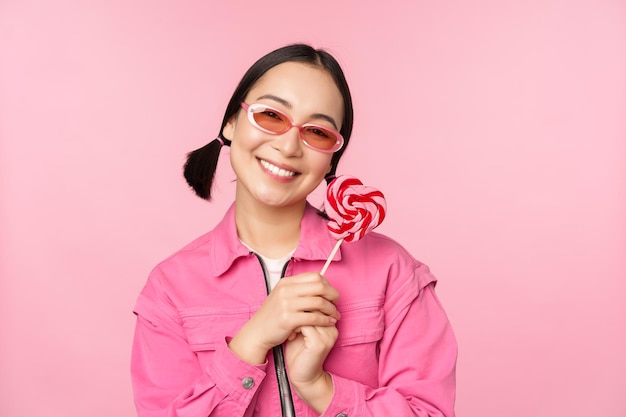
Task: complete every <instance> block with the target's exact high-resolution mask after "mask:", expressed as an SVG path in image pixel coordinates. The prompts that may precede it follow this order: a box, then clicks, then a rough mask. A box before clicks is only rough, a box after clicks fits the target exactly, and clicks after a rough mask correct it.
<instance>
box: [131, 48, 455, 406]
mask: <svg viewBox="0 0 626 417" xmlns="http://www.w3.org/2000/svg"><path fill="white" fill-rule="evenodd" d="M351 131H352V101H351V97H350V92H349V89H348V86H347V83H346V81H345V78H344V75H343V72H342V70H341V68H340V66H339V65H338V63H337V62H336V61H335V59H334V58H333V57H332V56H331V55H329V54H328V53H327V52H324V51H322V50H315V49H313V48H311V47H310V46H308V45H290V46H287V47H283V48H280V49H278V50H276V51H273V52H271V53H269V54H267V55H266V56H264V57H263V58H261V59H260V60H258V61H257V62H256V63H255V64H254V65H252V67H251V68H250V69H249V70H248V72H247V73H246V74H245V75H244V77H243V78H242V80H241V82H240V83H239V85H238V87H237V88H236V90H235V92H234V94H233V97H232V98H231V100H230V102H229V104H228V107H227V109H226V113H225V116H224V119H223V122H222V127H221V130H220V134H219V136H218V138H217V139H216V140H214V141H212V142H211V143H209V144H208V145H206V146H205V147H203V148H201V149H198V150H196V151H194V152H192V153H190V154H189V157H188V160H187V164H186V166H185V177H186V179H187V181H188V183H189V184H190V185H191V186H192V187H193V189H194V190H195V192H196V193H197V194H198V195H199V196H200V197H202V198H205V199H210V197H211V195H210V190H211V184H212V180H213V176H214V173H215V167H216V165H217V158H218V155H219V152H220V149H221V147H222V146H230V147H231V150H230V160H231V164H232V167H233V170H234V172H235V174H236V176H237V183H236V194H235V202H234V204H233V205H232V206H231V208H230V209H229V210H228V212H227V213H226V215H225V217H224V219H223V220H222V221H221V222H220V223H219V224H218V225H217V226H216V227H215V229H214V230H212V231H211V232H209V233H207V234H205V235H203V236H201V237H200V238H198V239H197V240H195V241H194V242H192V243H191V244H189V245H187V246H186V247H184V248H183V249H181V250H180V251H178V252H176V253H175V254H174V255H172V256H171V257H169V258H168V259H166V260H165V261H163V262H162V263H161V264H159V265H158V266H157V267H156V268H155V269H154V270H153V272H152V273H151V275H150V277H149V279H148V282H147V284H146V286H145V288H144V289H143V291H142V293H141V294H140V296H139V299H138V301H137V305H136V307H135V310H134V311H135V313H136V314H137V327H136V331H135V340H134V345H133V352H132V353H133V355H132V366H131V368H132V369H131V370H132V378H133V386H134V391H135V401H136V405H137V409H138V413H139V415H140V416H189V417H191V416H194V417H205V416H229V417H232V416H272V417H275V416H279V415H281V413H282V415H283V416H293V415H297V416H314V415H323V416H333V417H334V416H370V415H371V416H384V415H394V416H447V417H449V416H453V415H454V410H453V408H454V394H455V364H456V341H455V339H454V335H453V333H452V330H451V328H450V325H449V322H448V320H447V318H446V315H445V312H444V311H443V309H442V308H441V306H440V304H439V301H438V300H437V297H436V295H435V293H434V286H435V278H434V277H433V276H432V275H431V274H430V272H429V271H428V268H427V267H426V266H425V265H423V264H421V263H419V262H418V261H416V260H415V259H413V258H412V257H411V255H409V254H408V253H407V252H406V251H405V250H404V249H403V248H402V247H401V246H400V245H398V244H397V243H396V242H394V241H392V240H391V239H389V238H387V237H385V236H383V235H380V234H377V233H370V234H368V235H367V236H365V237H364V238H363V239H361V240H359V241H357V242H353V243H349V244H345V245H343V246H342V248H341V249H340V252H339V253H338V254H337V255H336V256H335V258H334V261H333V263H332V264H331V267H330V268H329V269H328V271H327V273H326V276H321V275H320V274H319V272H317V271H320V270H321V268H322V265H323V264H324V261H325V260H326V258H327V257H328V255H329V254H330V252H331V250H332V248H333V246H334V243H335V241H334V239H333V238H332V237H331V236H330V234H329V233H328V230H327V227H326V219H325V218H324V217H323V216H322V215H320V213H319V212H318V211H317V210H315V209H314V208H313V207H311V206H310V205H309V204H308V203H307V200H306V199H307V196H308V195H309V194H310V193H311V192H312V191H313V190H315V189H316V188H317V186H318V185H319V184H320V183H321V181H322V180H324V179H325V178H326V179H328V178H331V177H333V176H334V173H335V170H336V168H337V163H338V162H339V159H340V158H341V155H342V153H343V151H344V150H345V149H346V145H347V144H348V140H349V138H350V133H351ZM283 277H284V279H281V278H283Z"/></svg>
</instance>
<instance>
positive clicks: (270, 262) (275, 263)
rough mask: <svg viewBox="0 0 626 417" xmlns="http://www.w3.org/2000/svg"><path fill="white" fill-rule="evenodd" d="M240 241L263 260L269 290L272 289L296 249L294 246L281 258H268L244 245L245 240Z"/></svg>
mask: <svg viewBox="0 0 626 417" xmlns="http://www.w3.org/2000/svg"><path fill="white" fill-rule="evenodd" d="M241 243H242V244H243V245H244V246H245V247H247V248H248V249H250V250H251V251H252V252H254V253H256V254H257V255H259V257H260V258H261V260H262V261H263V266H264V267H265V271H266V272H267V277H268V279H269V283H270V290H273V289H274V287H275V286H276V284H278V281H279V280H280V276H281V274H282V272H283V268H285V264H286V263H287V261H289V260H290V259H291V256H292V255H293V253H294V252H295V251H296V249H295V248H294V249H293V250H292V251H291V252H289V253H288V254H287V255H285V256H283V257H281V258H278V259H275V258H268V257H267V256H264V255H261V254H260V253H259V252H257V251H255V250H254V249H253V248H251V247H250V246H248V245H246V243H245V242H241Z"/></svg>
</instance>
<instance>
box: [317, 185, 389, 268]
mask: <svg viewBox="0 0 626 417" xmlns="http://www.w3.org/2000/svg"><path fill="white" fill-rule="evenodd" d="M325 208H326V214H328V217H330V220H329V221H328V225H327V226H328V231H329V232H330V234H331V235H332V236H333V237H334V238H335V239H337V244H336V245H335V247H334V248H333V250H332V252H331V253H330V256H329V257H328V259H327V260H326V263H325V264H324V267H323V268H322V272H321V274H322V275H324V273H325V272H326V269H327V268H328V266H329V265H330V262H331V260H332V259H333V257H334V256H335V253H337V250H338V249H339V246H341V243H342V242H343V241H344V240H345V241H346V242H354V241H357V240H359V239H361V238H362V237H363V236H365V234H366V233H367V232H369V231H371V230H373V229H374V228H376V227H377V226H378V225H379V224H381V223H382V222H383V220H384V219H385V213H386V210H387V205H386V204H385V196H384V195H383V193H381V192H380V191H378V190H377V189H375V188H373V187H367V186H365V185H363V183H362V182H361V181H359V180H358V179H357V178H354V177H351V176H349V175H341V176H339V177H336V178H335V179H334V180H333V181H332V182H331V183H330V184H329V185H328V189H327V190H326V205H325Z"/></svg>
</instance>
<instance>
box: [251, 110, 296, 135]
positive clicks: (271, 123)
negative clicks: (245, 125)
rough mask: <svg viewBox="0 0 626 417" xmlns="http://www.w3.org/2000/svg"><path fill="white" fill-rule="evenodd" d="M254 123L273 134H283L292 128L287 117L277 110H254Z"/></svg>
mask: <svg viewBox="0 0 626 417" xmlns="http://www.w3.org/2000/svg"><path fill="white" fill-rule="evenodd" d="M253 117H254V121H255V122H256V123H257V124H258V125H259V126H260V127H262V128H263V129H265V130H268V131H270V132H272V133H282V132H284V131H286V130H287V129H289V128H290V127H291V123H290V122H289V119H288V118H287V116H285V115H284V114H282V113H279V112H278V111H276V110H273V109H268V108H264V107H259V108H257V109H255V110H254V113H253Z"/></svg>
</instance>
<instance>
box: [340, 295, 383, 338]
mask: <svg viewBox="0 0 626 417" xmlns="http://www.w3.org/2000/svg"><path fill="white" fill-rule="evenodd" d="M338 309H339V313H341V319H340V320H339V321H338V322H337V330H338V333H339V336H338V337H337V342H336V343H335V346H338V347H339V346H349V345H356V344H361V343H373V342H378V341H379V340H380V339H382V337H383V332H384V330H385V317H384V312H383V308H382V299H380V300H366V301H360V302H355V303H351V304H347V305H339V306H338Z"/></svg>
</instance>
